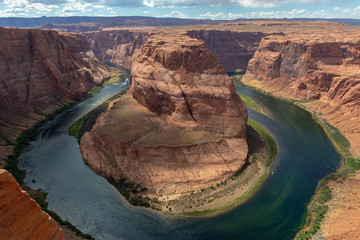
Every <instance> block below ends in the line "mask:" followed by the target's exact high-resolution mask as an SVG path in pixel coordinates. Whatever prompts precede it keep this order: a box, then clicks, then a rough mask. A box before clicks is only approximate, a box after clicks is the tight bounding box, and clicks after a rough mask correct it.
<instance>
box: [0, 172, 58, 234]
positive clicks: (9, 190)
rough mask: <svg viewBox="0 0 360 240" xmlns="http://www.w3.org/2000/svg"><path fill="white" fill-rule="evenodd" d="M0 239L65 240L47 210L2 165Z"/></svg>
mask: <svg viewBox="0 0 360 240" xmlns="http://www.w3.org/2000/svg"><path fill="white" fill-rule="evenodd" d="M0 199H1V204H0V236H1V239H8V240H17V239H18V240H21V239H37V240H63V239H64V237H63V232H62V230H61V228H59V226H58V225H57V224H56V222H55V220H54V219H52V218H51V217H50V216H49V215H48V214H47V213H45V212H43V211H42V210H41V208H40V206H39V205H38V204H37V203H36V202H35V201H34V200H33V199H32V198H31V197H30V196H29V195H28V194H27V193H26V192H25V191H23V190H22V189H21V188H20V186H19V184H18V183H17V182H16V180H15V178H14V177H13V176H12V175H11V174H10V173H8V172H7V171H6V170H2V169H0Z"/></svg>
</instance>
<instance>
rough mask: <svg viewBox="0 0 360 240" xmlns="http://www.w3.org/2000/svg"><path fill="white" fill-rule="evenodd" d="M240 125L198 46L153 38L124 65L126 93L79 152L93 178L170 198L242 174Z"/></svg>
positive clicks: (184, 39)
mask: <svg viewBox="0 0 360 240" xmlns="http://www.w3.org/2000/svg"><path fill="white" fill-rule="evenodd" d="M246 123H247V109H246V105H245V104H244V102H243V101H242V100H241V99H240V97H239V95H238V94H237V93H236V91H235V87H234V84H233V81H232V79H231V78H230V77H229V76H228V75H227V74H226V73H225V72H224V69H223V67H222V66H221V65H220V64H219V62H218V60H217V58H216V57H215V56H214V55H213V54H212V53H211V52H210V51H209V50H208V49H207V48H206V46H205V44H204V42H203V41H201V40H197V39H192V38H190V37H188V36H186V35H177V34H158V35H154V36H152V37H150V38H149V39H148V40H147V42H146V43H145V44H144V46H143V48H142V52H141V54H140V56H139V57H138V58H137V60H136V61H135V62H134V64H133V65H132V71H131V76H130V86H129V90H128V93H127V94H125V95H124V96H122V97H121V98H119V99H118V100H115V101H113V102H112V103H111V104H110V107H109V109H108V111H107V112H106V113H105V114H104V115H102V116H101V117H100V118H99V119H98V121H97V123H96V124H95V125H94V127H93V128H92V130H91V131H90V132H87V133H85V134H84V136H83V137H82V138H81V144H80V147H81V152H82V155H83V157H84V161H85V162H86V163H87V164H89V166H90V167H91V168H92V169H93V170H94V171H95V172H97V173H99V174H101V175H103V176H105V177H107V178H110V177H111V178H113V179H114V180H115V181H120V180H122V181H125V180H126V181H127V182H129V183H131V184H134V185H139V186H141V187H142V188H143V189H146V191H142V195H143V196H150V197H154V196H156V197H160V196H163V195H166V196H169V195H170V196H171V198H173V199H177V198H179V197H180V196H182V195H184V194H189V193H190V192H194V191H201V189H204V188H209V187H210V186H212V185H213V186H214V185H216V184H218V183H220V182H222V181H225V180H226V179H228V178H229V177H231V176H234V175H236V174H237V173H239V172H240V171H241V170H242V169H243V168H244V166H245V164H246V163H247V162H248V161H247V153H248V145H247V142H246ZM140 191H141V190H140Z"/></svg>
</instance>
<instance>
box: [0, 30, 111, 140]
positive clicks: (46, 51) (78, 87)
mask: <svg viewBox="0 0 360 240" xmlns="http://www.w3.org/2000/svg"><path fill="white" fill-rule="evenodd" d="M108 71H109V68H108V67H106V66H105V65H104V64H102V63H100V62H99V61H98V60H97V58H96V57H95V56H94V54H93V52H92V51H91V50H90V47H89V44H88V42H87V40H86V38H85V37H83V36H81V35H77V34H69V33H58V32H55V31H42V30H25V29H5V28H0V86H1V87H0V134H1V135H2V136H5V137H6V138H9V139H12V140H14V139H15V138H16V137H17V136H18V134H19V133H20V132H21V131H22V130H23V129H25V128H28V127H31V126H32V125H33V124H34V123H35V122H37V121H38V120H41V119H43V118H44V115H46V114H49V113H51V112H52V111H53V110H55V109H57V108H59V107H61V105H63V104H65V103H69V102H71V101H73V100H75V99H76V98H79V97H83V96H85V95H86V94H87V92H88V91H89V90H90V89H91V88H92V87H93V86H94V84H100V83H101V82H102V81H103V79H104V78H106V77H109V73H108Z"/></svg>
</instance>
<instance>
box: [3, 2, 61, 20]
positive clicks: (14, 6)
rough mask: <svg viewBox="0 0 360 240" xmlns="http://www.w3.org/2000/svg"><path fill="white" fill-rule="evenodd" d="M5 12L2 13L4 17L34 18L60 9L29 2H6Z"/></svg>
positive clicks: (54, 6) (55, 6)
mask: <svg viewBox="0 0 360 240" xmlns="http://www.w3.org/2000/svg"><path fill="white" fill-rule="evenodd" d="M3 4H4V10H2V11H0V15H1V16H3V17H10V16H34V15H37V14H46V13H50V12H51V11H52V9H55V8H59V6H57V5H46V4H43V3H38V2H37V3H32V2H29V0H4V1H3Z"/></svg>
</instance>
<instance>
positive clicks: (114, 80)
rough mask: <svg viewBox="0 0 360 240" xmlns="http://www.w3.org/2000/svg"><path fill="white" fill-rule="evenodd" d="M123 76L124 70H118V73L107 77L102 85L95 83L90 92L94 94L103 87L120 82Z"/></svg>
mask: <svg viewBox="0 0 360 240" xmlns="http://www.w3.org/2000/svg"><path fill="white" fill-rule="evenodd" d="M123 78H124V77H123V73H122V72H118V73H116V74H113V75H112V76H111V77H110V78H109V79H106V80H105V81H104V83H103V84H102V85H100V86H98V85H95V86H94V87H93V88H92V89H90V91H89V93H88V94H89V95H93V94H95V93H97V92H100V90H101V89H103V88H104V87H105V86H106V85H109V84H113V83H117V82H120V81H121V80H123Z"/></svg>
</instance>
